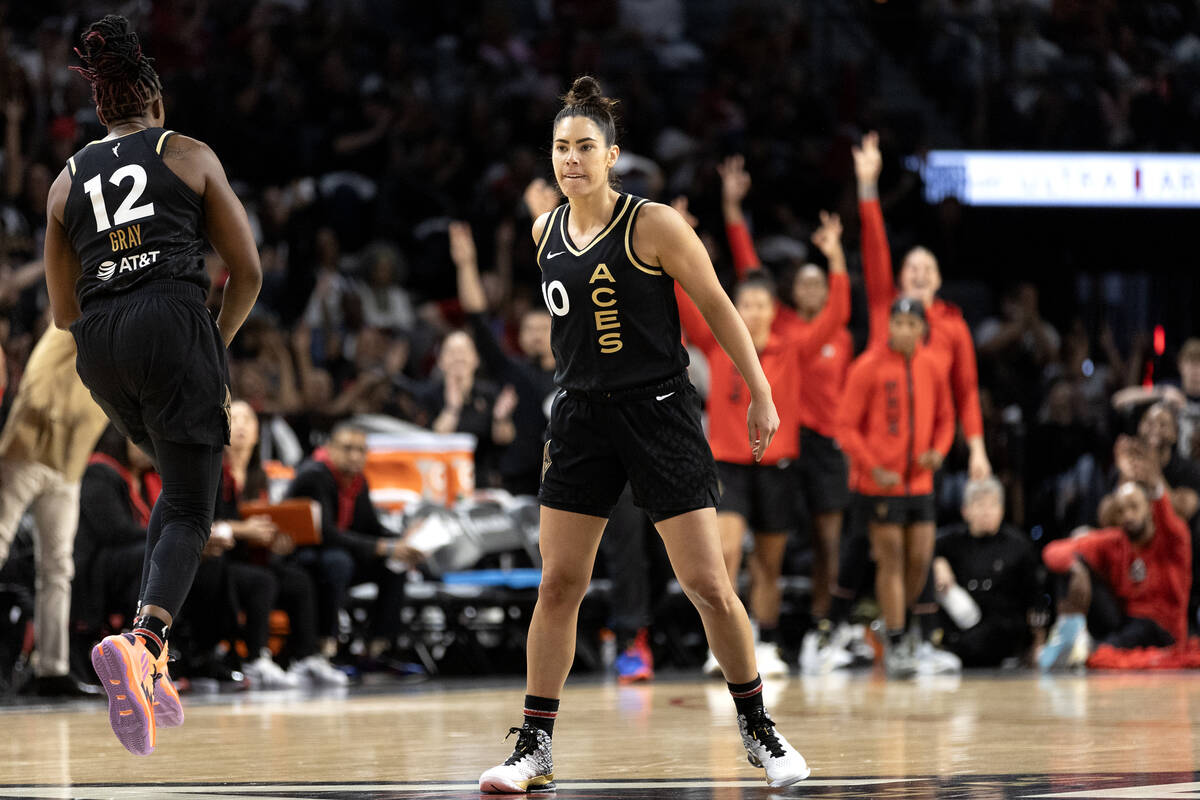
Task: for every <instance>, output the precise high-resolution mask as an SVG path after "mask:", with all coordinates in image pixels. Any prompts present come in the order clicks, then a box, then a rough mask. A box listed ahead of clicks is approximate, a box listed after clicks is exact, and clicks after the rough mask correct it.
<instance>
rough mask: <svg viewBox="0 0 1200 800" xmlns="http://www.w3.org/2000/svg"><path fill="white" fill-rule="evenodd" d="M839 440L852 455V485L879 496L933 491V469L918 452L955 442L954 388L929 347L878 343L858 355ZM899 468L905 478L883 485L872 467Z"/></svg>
mask: <svg viewBox="0 0 1200 800" xmlns="http://www.w3.org/2000/svg"><path fill="white" fill-rule="evenodd" d="M837 440H838V442H839V443H841V445H842V450H844V451H845V452H846V455H847V456H849V457H850V488H851V489H853V490H854V491H856V492H858V493H859V494H865V495H870V496H873V497H903V496H906V495H921V494H929V493H930V492H932V491H933V473H932V472H931V471H930V470H928V469H925V468H924V467H922V466H920V465H919V464H918V463H917V458H919V457H920V455H921V454H922V453H924V452H926V451H927V450H937V451H938V452H939V453H941V454H942V455H943V456H944V455H945V454H946V453H947V452H948V451H949V450H950V445H951V444H953V442H954V407H953V405H952V403H951V400H950V388H949V386H948V385H947V383H946V380H945V378H944V377H943V376H942V373H941V371H940V369H939V367H938V365H937V362H936V361H935V360H934V359H933V357H931V355H930V353H929V351H928V350H927V349H926V348H922V347H918V348H917V351H916V353H915V354H914V355H913V357H912V359H911V360H910V359H907V358H905V357H904V356H903V355H901V354H900V353H897V352H895V351H893V350H891V349H889V348H888V347H887V345H886V344H885V345H883V346H882V347H880V346H874V347H870V348H868V349H867V351H866V352H865V353H863V354H862V355H861V356H859V357H858V358H857V359H855V360H854V363H853V364H851V365H850V373H849V375H848V376H847V377H846V387H845V390H844V391H843V392H842V402H841V405H840V407H839V408H838V413H837ZM875 467H883V468H884V469H889V470H891V471H893V472H896V473H899V475H900V478H901V480H900V483H899V484H897V485H896V486H892V487H890V488H887V489H885V488H883V487H881V486H879V485H878V484H877V483H875V479H874V478H873V477H872V475H871V472H872V470H874V469H875Z"/></svg>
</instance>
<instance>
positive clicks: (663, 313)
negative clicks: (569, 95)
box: [537, 194, 688, 391]
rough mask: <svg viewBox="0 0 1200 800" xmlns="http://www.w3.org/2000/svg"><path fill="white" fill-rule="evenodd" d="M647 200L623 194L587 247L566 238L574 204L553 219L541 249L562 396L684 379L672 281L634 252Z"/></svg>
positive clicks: (540, 263)
mask: <svg viewBox="0 0 1200 800" xmlns="http://www.w3.org/2000/svg"><path fill="white" fill-rule="evenodd" d="M645 203H646V200H645V199H643V198H640V197H634V196H633V195H628V194H622V195H620V196H619V197H618V198H617V204H616V207H615V208H614V209H613V216H612V219H611V220H610V221H609V223H608V225H607V226H606V227H605V228H604V229H603V230H602V231H601V232H600V233H599V234H597V235H596V238H595V239H593V240H592V241H591V243H590V244H587V245H586V246H584V247H582V248H578V247H576V246H575V243H574V242H572V241H571V239H570V235H569V234H568V233H567V222H568V219H569V216H570V212H571V207H570V204H569V203H568V204H565V205H561V206H559V207H558V208H556V209H554V211H552V212H551V214H550V219H549V221H548V222H547V223H546V229H545V231H543V232H542V239H541V241H540V242H539V243H538V250H537V263H538V267H540V268H541V270H542V298H543V299H544V300H545V302H546V306H547V307H548V308H549V309H550V314H551V319H552V321H553V324H552V326H551V336H550V339H551V346H552V348H553V350H554V358H555V361H556V363H557V371H556V372H555V375H554V382H555V383H556V384H558V386H559V387H561V388H563V389H575V390H579V391H617V390H622V389H630V388H634V387H640V386H652V385H654V384H657V383H661V382H663V381H665V380H667V379H669V378H672V377H674V376H676V375H678V374H679V373H681V372H683V371H684V370H685V369H686V368H687V365H688V356H687V351H686V350H685V349H684V348H683V344H682V342H681V341H680V332H679V307H678V306H677V305H676V304H675V281H674V279H673V278H671V276H670V275H667V274H665V273H664V272H663V270H662V268H661V267H654V266H651V265H649V264H647V263H645V262H644V261H641V260H640V259H639V258H638V257H637V255H635V254H634V252H633V226H634V225H635V224H636V222H637V215H638V212H639V211H640V210H641V207H642V205H643V204H645Z"/></svg>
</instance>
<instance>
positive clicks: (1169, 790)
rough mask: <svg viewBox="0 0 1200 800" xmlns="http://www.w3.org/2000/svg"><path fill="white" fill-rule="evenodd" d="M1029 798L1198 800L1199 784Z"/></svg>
mask: <svg viewBox="0 0 1200 800" xmlns="http://www.w3.org/2000/svg"><path fill="white" fill-rule="evenodd" d="M1026 797H1029V798H1041V797H1062V798H1080V799H1081V800H1082V798H1085V797H1086V798H1094V799H1095V800H1167V799H1168V798H1169V800H1186V798H1200V782H1194V783H1161V784H1158V785H1156V786H1123V787H1121V788H1117V789H1089V790H1086V791H1082V792H1056V793H1054V794H1030V795H1026Z"/></svg>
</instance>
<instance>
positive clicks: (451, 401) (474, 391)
mask: <svg viewBox="0 0 1200 800" xmlns="http://www.w3.org/2000/svg"><path fill="white" fill-rule="evenodd" d="M437 366H438V371H437V374H436V375H435V376H434V377H433V378H431V379H430V380H429V381H427V382H426V383H425V385H424V386H422V387H421V388H420V389H418V391H417V396H416V398H415V399H416V401H417V404H418V406H419V407H420V408H421V410H422V411H423V412H424V413H423V416H422V418H421V420H420V421H421V422H422V424H425V425H428V427H430V428H431V429H433V431H434V433H470V434H472V435H474V436H475V441H476V444H475V482H476V484H477V485H479V486H495V485H498V484H499V483H500V479H499V474H498V471H499V458H500V452H499V448H501V447H504V446H506V445H508V444H509V443H511V442H512V441H513V440H514V439H515V438H516V435H517V432H516V427H515V425H514V424H513V412H514V411H515V410H516V407H517V402H518V397H517V393H516V390H515V389H513V387H512V385H508V386H505V387H504V389H503V390H500V391H497V390H496V386H495V384H493V383H491V382H490V381H486V380H482V379H480V378H479V376H478V370H479V352H478V351H477V350H476V349H475V342H474V341H472V339H471V337H470V336H469V335H468V334H467V333H465V332H464V331H454V332H452V333H450V334H449V335H447V336H446V338H445V339H443V340H442V346H441V349H440V350H439V351H438V360H437Z"/></svg>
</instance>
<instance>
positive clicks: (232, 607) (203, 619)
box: [171, 557, 238, 656]
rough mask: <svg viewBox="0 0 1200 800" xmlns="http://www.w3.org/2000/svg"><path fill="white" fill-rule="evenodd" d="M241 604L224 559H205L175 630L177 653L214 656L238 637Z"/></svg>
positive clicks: (173, 644)
mask: <svg viewBox="0 0 1200 800" xmlns="http://www.w3.org/2000/svg"><path fill="white" fill-rule="evenodd" d="M237 617H238V603H237V595H236V592H235V591H234V586H233V582H232V580H231V576H230V571H229V562H227V561H226V560H225V559H224V558H223V557H216V558H206V559H203V560H202V561H201V562H200V564H199V566H198V567H197V569H196V577H195V578H194V579H193V580H192V583H191V587H190V589H189V591H188V594H187V599H186V600H185V601H184V603H183V607H182V608H181V609H180V610H179V615H178V617H177V619H176V622H175V624H174V626H173V629H172V631H171V643H172V647H173V648H175V651H176V652H177V653H178V652H188V653H190V654H192V655H193V656H199V655H200V654H202V653H211V652H212V651H213V650H214V649H215V648H216V646H217V644H218V643H220V642H221V641H222V640H230V641H232V640H233V639H234V638H236V637H237V635H238V620H237Z"/></svg>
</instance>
